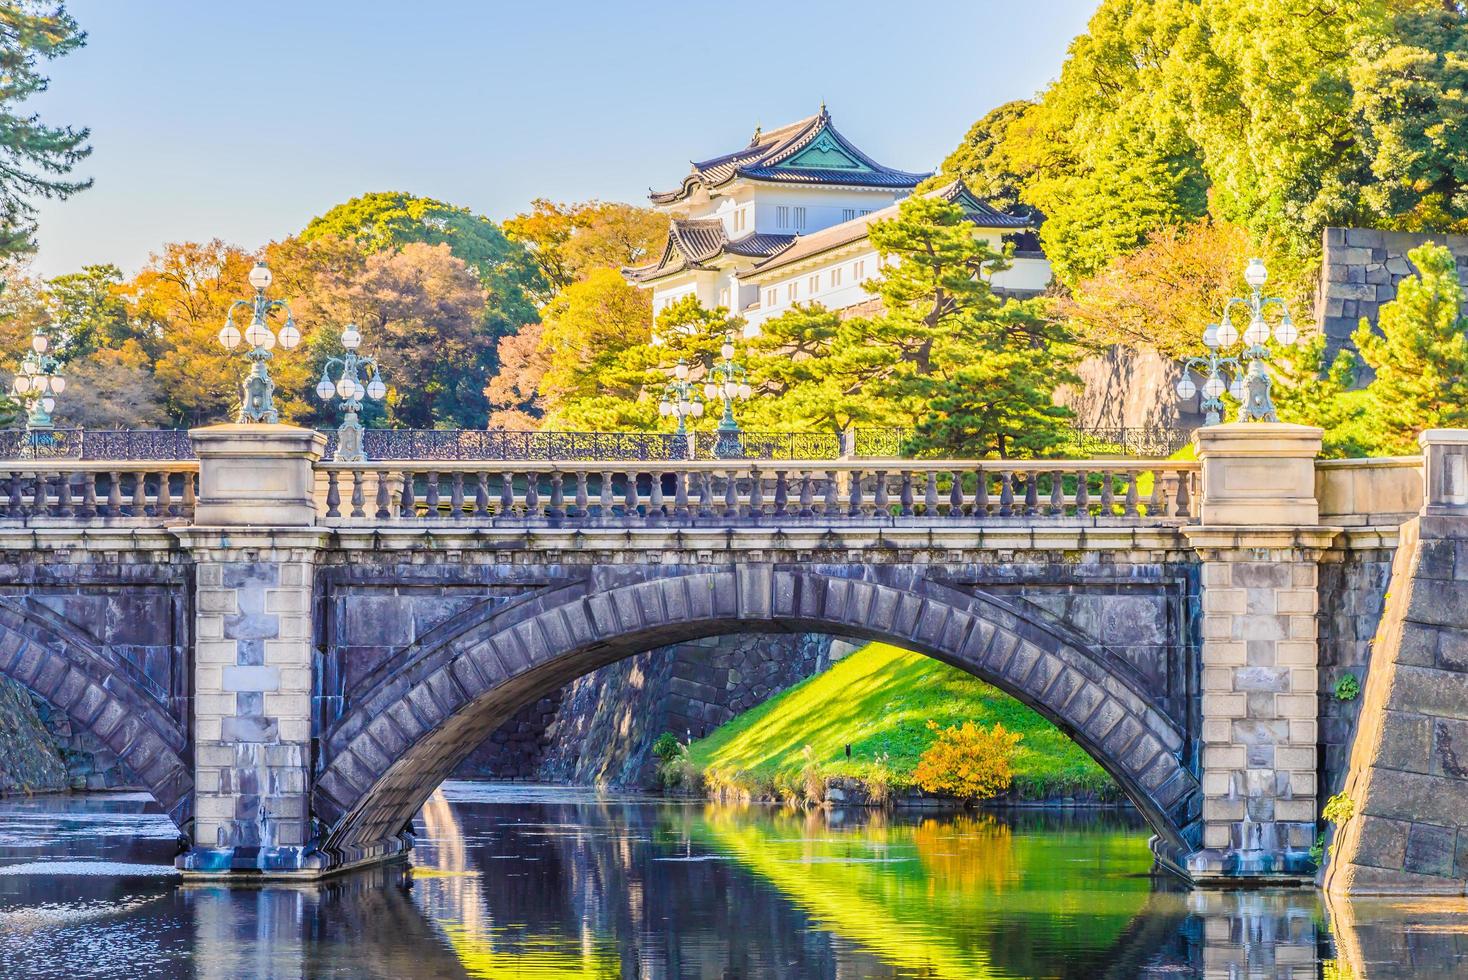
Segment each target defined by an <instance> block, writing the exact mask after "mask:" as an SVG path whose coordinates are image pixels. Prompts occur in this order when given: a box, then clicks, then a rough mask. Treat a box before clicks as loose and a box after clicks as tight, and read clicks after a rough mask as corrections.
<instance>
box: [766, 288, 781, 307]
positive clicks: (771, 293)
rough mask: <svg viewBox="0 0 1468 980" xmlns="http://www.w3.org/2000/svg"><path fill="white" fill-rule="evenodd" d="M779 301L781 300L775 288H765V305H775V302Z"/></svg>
mask: <svg viewBox="0 0 1468 980" xmlns="http://www.w3.org/2000/svg"><path fill="white" fill-rule="evenodd" d="M778 301H779V297H778V296H777V295H776V293H775V290H773V289H766V290H765V305H766V306H774V305H775V303H776V302H778Z"/></svg>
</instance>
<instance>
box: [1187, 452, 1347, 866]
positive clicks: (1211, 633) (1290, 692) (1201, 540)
mask: <svg viewBox="0 0 1468 980" xmlns="http://www.w3.org/2000/svg"><path fill="white" fill-rule="evenodd" d="M1194 438H1195V444H1196V446H1197V450H1198V458H1199V460H1200V461H1201V463H1202V469H1203V472H1202V483H1203V487H1202V497H1203V500H1202V512H1201V516H1202V522H1201V523H1200V524H1199V525H1197V526H1195V527H1192V528H1188V529H1187V531H1186V533H1187V535H1188V539H1189V542H1190V543H1191V544H1192V546H1193V547H1194V548H1196V549H1197V551H1198V553H1199V556H1200V558H1201V559H1202V586H1203V588H1202V652H1203V657H1202V666H1203V669H1202V677H1201V687H1200V693H1201V702H1202V703H1201V708H1202V732H1201V735H1202V746H1201V753H1200V760H1199V761H1200V768H1201V775H1202V781H1203V819H1202V824H1201V835H1200V839H1199V841H1198V844H1199V845H1200V846H1199V847H1198V849H1197V850H1195V851H1194V852H1193V853H1192V854H1191V855H1189V857H1188V861H1187V864H1188V870H1189V872H1190V873H1191V874H1193V876H1194V877H1197V878H1206V877H1236V876H1266V877H1267V876H1271V875H1306V874H1309V873H1311V871H1312V867H1311V864H1310V859H1309V849H1310V845H1311V843H1312V842H1313V840H1314V837H1315V820H1316V793H1317V786H1316V774H1317V770H1318V767H1317V764H1316V745H1317V742H1318V738H1317V714H1318V689H1319V673H1318V652H1317V647H1316V612H1317V609H1318V606H1319V596H1318V593H1317V582H1318V578H1317V575H1318V570H1317V564H1318V561H1319V559H1320V557H1321V555H1322V553H1323V552H1324V551H1325V549H1327V548H1328V547H1330V545H1331V543H1332V541H1333V540H1334V538H1335V535H1336V533H1337V532H1338V530H1339V529H1336V528H1326V527H1321V526H1320V523H1319V506H1318V504H1317V501H1316V498H1315V457H1316V455H1317V454H1318V453H1319V451H1320V443H1321V430H1320V429H1317V428H1314V427H1311V426H1302V425H1285V424H1278V423H1273V424H1271V423H1231V424H1225V425H1217V426H1210V427H1206V428H1203V429H1200V430H1198V432H1197V434H1196V435H1195V437H1194Z"/></svg>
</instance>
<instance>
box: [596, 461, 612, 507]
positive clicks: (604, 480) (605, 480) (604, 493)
mask: <svg viewBox="0 0 1468 980" xmlns="http://www.w3.org/2000/svg"><path fill="white" fill-rule="evenodd" d="M612 500H613V497H612V474H611V471H609V470H608V471H606V472H603V473H602V475H601V504H600V505H599V506H598V508H597V513H598V514H599V515H601V516H602V517H611V516H612V515H613V514H615V513H616V508H614V507H613V506H612Z"/></svg>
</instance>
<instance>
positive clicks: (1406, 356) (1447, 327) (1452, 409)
mask: <svg viewBox="0 0 1468 980" xmlns="http://www.w3.org/2000/svg"><path fill="white" fill-rule="evenodd" d="M1408 258H1410V259H1411V261H1412V264H1413V266H1415V267H1416V269H1417V275H1415V276H1412V277H1410V278H1407V279H1404V280H1402V282H1401V284H1400V285H1399V286H1398V287H1397V298H1396V299H1394V300H1392V301H1391V302H1390V303H1387V304H1385V305H1384V306H1382V308H1381V312H1380V314H1379V315H1378V318H1377V327H1378V329H1379V330H1380V333H1379V334H1378V333H1376V332H1375V331H1373V330H1372V329H1371V325H1370V323H1369V322H1368V321H1367V320H1365V319H1364V318H1363V319H1362V321H1361V326H1360V327H1359V328H1358V329H1357V330H1356V333H1355V335H1354V336H1353V337H1352V339H1353V340H1354V341H1355V342H1356V348H1357V349H1358V350H1359V351H1360V352H1361V359H1362V360H1363V361H1365V362H1366V364H1367V366H1369V367H1370V368H1372V369H1373V370H1374V371H1375V372H1376V377H1375V378H1373V379H1372V381H1371V384H1370V385H1369V386H1368V387H1367V394H1368V399H1369V403H1370V412H1371V419H1372V422H1373V423H1374V424H1375V425H1376V426H1377V427H1378V428H1379V429H1380V430H1381V431H1382V433H1383V437H1384V442H1385V444H1386V445H1385V448H1386V449H1388V450H1389V451H1395V452H1400V453H1411V452H1415V451H1416V444H1415V438H1416V435H1417V433H1418V432H1420V431H1422V430H1423V429H1434V428H1461V427H1463V426H1465V425H1468V321H1465V319H1464V317H1463V313H1462V305H1463V287H1462V286H1461V285H1460V283H1459V281H1458V267H1457V262H1456V260H1455V259H1454V258H1453V253H1451V252H1449V251H1448V250H1447V249H1446V248H1444V247H1442V246H1440V245H1433V244H1427V245H1423V246H1421V247H1419V248H1415V249H1413V250H1412V251H1411V252H1409V253H1408Z"/></svg>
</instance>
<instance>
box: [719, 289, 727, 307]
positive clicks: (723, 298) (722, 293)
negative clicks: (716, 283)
mask: <svg viewBox="0 0 1468 980" xmlns="http://www.w3.org/2000/svg"><path fill="white" fill-rule="evenodd" d="M719 305H720V306H722V307H724V308H725V309H728V308H729V287H728V286H725V287H724V288H723V289H721V290H719Z"/></svg>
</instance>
